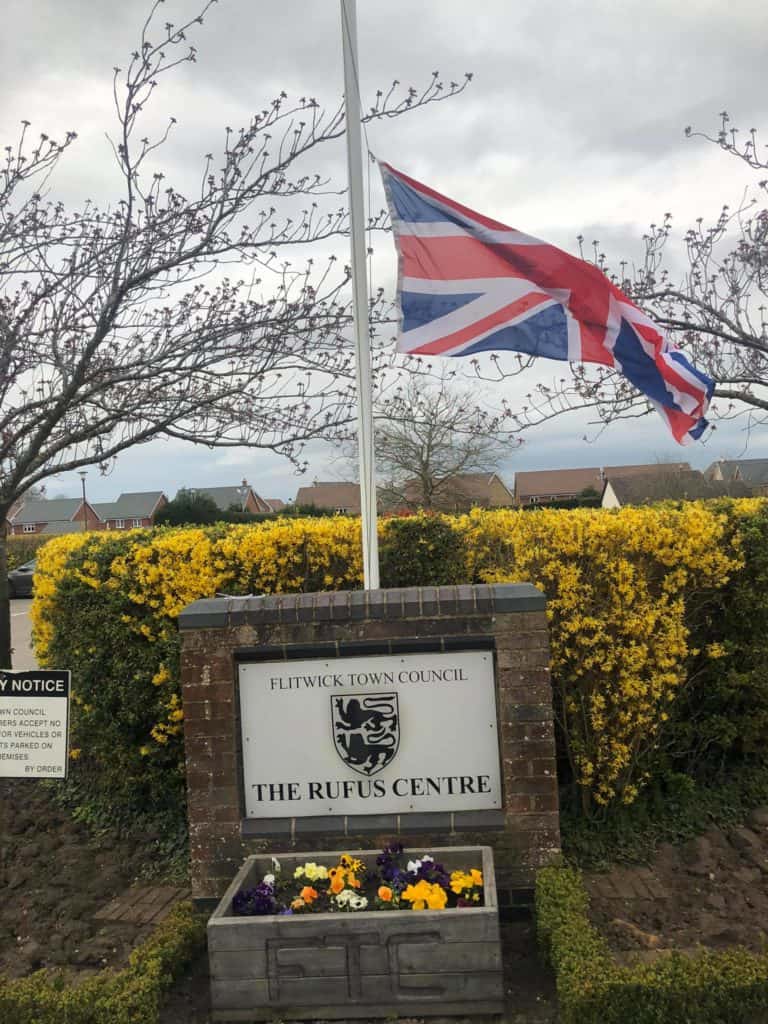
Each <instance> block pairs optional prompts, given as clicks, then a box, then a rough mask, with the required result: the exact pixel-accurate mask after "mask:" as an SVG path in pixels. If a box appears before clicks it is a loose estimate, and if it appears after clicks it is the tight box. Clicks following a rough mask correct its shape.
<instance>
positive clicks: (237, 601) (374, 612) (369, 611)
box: [179, 583, 546, 630]
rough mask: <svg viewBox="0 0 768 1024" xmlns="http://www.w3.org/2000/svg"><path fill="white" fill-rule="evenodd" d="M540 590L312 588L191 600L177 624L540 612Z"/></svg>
mask: <svg viewBox="0 0 768 1024" xmlns="http://www.w3.org/2000/svg"><path fill="white" fill-rule="evenodd" d="M545 608H546V598H545V596H544V594H543V593H542V592H541V591H540V590H539V589H538V588H537V587H534V586H533V584H532V583H493V584H466V585H462V586H455V587H403V588H394V589H390V590H337V591H321V592H319V593H316V594H263V595H261V596H249V597H213V598H205V599H203V600H200V601H193V602H192V604H190V605H187V607H186V608H185V609H184V610H183V611H182V612H181V614H180V615H179V629H182V630H184V629H225V628H227V627H228V626H246V625H248V626H255V625H260V624H265V623H278V622H279V623H298V622H317V621H318V620H320V619H330V620H344V621H347V622H348V621H349V620H350V619H352V620H354V619H359V620H361V621H362V620H364V619H390V620H392V619H407V618H413V617H415V616H435V615H437V616H440V615H473V614H475V615H477V614H479V615H483V614H485V615H488V614H494V613H498V614H502V613H509V612H538V611H544V609H545Z"/></svg>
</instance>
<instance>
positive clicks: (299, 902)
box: [291, 896, 306, 910]
mask: <svg viewBox="0 0 768 1024" xmlns="http://www.w3.org/2000/svg"><path fill="white" fill-rule="evenodd" d="M304 906H306V904H305V902H304V900H303V899H302V898H301V896H297V897H296V899H295V900H293V902H292V903H291V910H301V908H302V907H304Z"/></svg>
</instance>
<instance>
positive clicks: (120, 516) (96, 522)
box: [9, 491, 167, 536]
mask: <svg viewBox="0 0 768 1024" xmlns="http://www.w3.org/2000/svg"><path fill="white" fill-rule="evenodd" d="M166 502H167V499H166V497H165V495H164V494H163V492H162V491H139V492H132V493H131V492H126V493H123V494H121V495H120V497H119V498H118V499H117V501H111V502H93V504H92V503H91V502H89V501H86V502H85V503H83V499H82V498H52V499H50V500H49V499H47V498H26V499H24V502H23V503H22V505H21V507H20V508H19V509H18V511H17V512H16V513H15V514H14V515H13V517H12V518H11V520H10V530H9V532H10V533H13V534H15V535H18V534H35V533H40V534H45V535H46V536H57V535H60V534H63V533H77V532H78V531H80V530H83V529H88V530H130V529H132V528H133V527H136V526H152V525H153V523H154V517H155V515H156V513H157V512H158V510H159V509H161V508H162V507H163V505H165V504H166ZM84 509H85V515H84V513H83V510H84ZM83 519H85V524H83Z"/></svg>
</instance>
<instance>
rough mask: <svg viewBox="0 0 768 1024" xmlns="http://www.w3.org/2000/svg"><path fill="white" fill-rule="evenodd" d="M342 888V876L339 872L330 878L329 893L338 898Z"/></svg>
mask: <svg viewBox="0 0 768 1024" xmlns="http://www.w3.org/2000/svg"><path fill="white" fill-rule="evenodd" d="M328 873H329V874H330V872H328ZM343 888H344V875H343V874H342V873H341V872H340V871H339V872H337V873H336V874H335V875H334V876H333V877H332V878H331V892H332V893H333V894H334V895H336V896H338V894H339V893H340V892H341V890H342V889H343Z"/></svg>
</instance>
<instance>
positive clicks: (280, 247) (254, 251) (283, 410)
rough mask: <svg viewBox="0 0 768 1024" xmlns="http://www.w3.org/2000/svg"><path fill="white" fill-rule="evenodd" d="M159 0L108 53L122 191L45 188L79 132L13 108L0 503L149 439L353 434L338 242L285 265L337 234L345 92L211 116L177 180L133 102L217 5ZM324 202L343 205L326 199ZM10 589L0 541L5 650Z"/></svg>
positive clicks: (0, 178) (393, 112)
mask: <svg viewBox="0 0 768 1024" xmlns="http://www.w3.org/2000/svg"><path fill="white" fill-rule="evenodd" d="M161 2H162V0H156V2H155V3H154V5H153V6H152V9H151V13H150V15H149V18H148V19H147V21H146V23H145V24H144V27H143V30H142V33H141V40H140V44H139V47H138V49H137V50H135V51H134V52H133V54H132V55H131V58H130V61H129V63H128V65H127V70H126V71H125V72H123V71H122V70H121V69H120V68H116V69H115V75H114V102H115V111H116V115H117V121H116V132H115V137H114V138H113V139H112V148H113V153H114V158H115V160H116V162H117V166H118V168H119V170H120V172H121V194H119V195H118V196H116V197H115V199H114V201H113V202H112V204H111V205H109V206H107V207H100V206H99V205H98V204H97V203H95V202H91V201H88V202H86V203H85V204H84V205H83V206H82V207H81V208H80V209H75V210H73V209H68V208H67V206H66V205H65V204H64V203H63V202H59V201H57V200H56V199H55V198H52V197H50V196H49V195H48V193H47V189H48V188H49V187H50V186H49V182H50V180H51V175H52V173H53V172H54V171H55V169H56V166H57V164H58V163H59V162H60V160H61V159H62V158H64V156H65V155H66V153H67V151H68V150H69V149H70V148H71V147H72V146H73V145H74V143H75V140H76V135H75V133H74V132H69V133H68V134H67V135H66V136H65V138H64V139H63V141H60V142H57V141H54V140H53V139H50V138H48V137H47V136H46V135H42V136H40V138H39V140H38V141H36V142H31V141H30V137H29V124H28V123H27V122H24V124H23V127H22V130H21V134H20V138H19V139H18V141H17V143H16V144H15V145H13V146H10V147H7V148H6V158H5V163H4V165H0V396H1V399H2V400H1V404H0V517H2V519H3V520H4V519H5V517H6V516H7V514H8V510H9V509H10V508H11V506H12V504H13V502H14V500H15V499H17V498H18V496H19V495H21V494H23V493H24V492H25V491H28V490H29V488H32V487H35V486H38V485H40V484H41V483H42V481H44V480H45V479H46V478H47V477H49V476H51V475H54V474H58V473H62V472H66V471H71V470H75V469H78V468H80V467H82V466H87V465H91V464H97V465H98V466H99V467H101V469H102V470H103V471H105V472H106V471H107V470H108V469H109V467H110V466H111V464H112V462H113V460H114V459H115V457H116V456H117V455H118V454H119V453H120V452H121V451H123V450H125V449H126V448H128V447H130V446H132V445H136V444H142V443H144V442H146V441H149V440H151V439H152V438H155V437H158V436H161V437H172V438H181V439H185V440H189V441H193V442H197V443H202V444H206V445H209V446H240V445H248V446H252V447H257V448H266V449H271V450H273V451H275V452H278V453H281V454H283V455H285V456H286V457H288V458H289V459H291V460H293V461H294V462H295V463H296V464H297V465H301V453H302V448H303V445H304V444H305V443H306V442H307V441H309V440H311V439H313V438H316V437H331V438H333V437H341V436H347V434H348V424H349V423H350V421H351V420H352V417H353V412H354V410H353V379H352V365H351V359H352V355H351V348H350V347H349V346H348V345H347V343H346V341H345V339H344V334H345V333H346V332H347V329H348V325H349V323H350V319H351V317H350V312H349V307H348V297H347V292H346V290H345V285H346V284H347V281H348V277H349V271H348V269H347V268H343V267H338V268H337V267H336V266H335V263H334V260H333V258H330V259H329V260H324V261H323V262H322V263H321V264H320V265H318V264H317V263H315V262H313V258H312V257H310V258H308V259H306V262H305V263H304V264H303V265H302V266H300V267H298V268H294V267H293V266H292V265H291V264H290V262H289V261H288V260H287V259H285V258H284V257H283V255H282V253H283V251H284V250H286V248H288V247H291V246H297V245H302V246H307V245H314V246H317V245H318V244H319V243H323V242H328V241H329V240H333V239H336V238H339V237H340V236H342V235H344V234H345V233H346V232H347V217H346V210H345V208H344V205H343V199H340V198H339V197H341V196H342V195H343V191H344V189H343V187H342V188H340V187H338V186H336V187H334V186H333V185H332V184H331V183H329V182H328V181H325V180H323V179H321V177H320V176H319V175H317V174H313V173H311V171H310V170H309V169H307V166H306V159H305V158H307V157H311V155H312V154H313V153H314V152H315V151H316V150H317V149H318V147H320V146H322V145H324V144H325V143H328V142H330V141H331V140H333V139H336V138H339V137H340V136H341V135H342V134H343V132H344V110H343V105H339V106H337V107H335V108H332V109H328V110H326V109H323V108H322V107H321V106H320V104H319V103H318V101H317V100H316V99H314V98H313V97H310V96H305V97H301V98H299V99H298V100H295V101H293V100H290V99H289V98H288V96H287V95H286V94H285V93H281V94H280V95H279V96H277V97H276V98H275V99H273V100H272V101H271V102H269V103H268V104H267V105H266V106H265V107H264V109H262V110H261V111H260V112H258V113H256V114H255V115H254V116H253V118H252V120H251V122H250V123H249V124H248V125H247V126H245V127H244V128H241V129H240V130H239V131H234V130H233V129H231V128H226V129H224V133H223V147H222V151H221V153H220V154H219V155H218V156H216V157H214V155H213V154H208V155H207V156H206V157H205V158H204V159H203V161H202V165H201V174H200V187H199V190H198V191H197V192H196V194H194V195H191V196H187V195H184V194H182V192H180V191H179V190H177V189H176V188H174V187H173V185H171V184H169V183H168V182H167V181H166V179H165V176H164V174H163V172H162V169H160V168H159V167H158V163H157V161H158V156H159V150H160V148H161V147H162V146H163V145H164V144H165V143H166V142H167V141H168V140H169V137H170V136H171V135H172V132H173V128H174V125H175V119H174V118H173V117H171V118H170V119H169V121H168V124H167V127H166V128H165V130H164V131H163V132H161V134H160V135H159V137H149V136H148V135H146V134H144V130H143V127H142V119H143V117H144V114H145V110H146V108H147V106H148V104H149V103H150V101H151V100H153V98H154V96H155V93H156V91H157V90H158V87H159V84H160V82H161V81H162V80H163V79H164V78H165V77H166V76H168V75H169V74H171V73H172V72H173V70H174V69H175V68H177V67H179V65H181V64H184V63H186V62H189V61H194V60H195V48H194V47H192V46H190V45H189V44H188V42H187V36H188V34H189V33H190V32H191V31H192V30H193V29H195V28H196V27H197V26H198V25H199V24H202V22H203V17H204V15H205V14H206V13H207V11H208V9H209V7H210V6H211V3H210V2H209V3H206V4H205V5H204V6H203V7H202V9H201V10H200V13H199V14H198V15H196V16H195V17H194V18H192V19H190V20H189V21H188V22H187V23H185V24H183V25H181V26H175V25H172V24H165V25H164V26H163V27H160V26H159V25H157V24H155V15H156V13H157V10H158V7H159V5H160V3H161ZM150 34H151V36H152V38H150ZM468 78H469V76H467V79H466V80H465V81H464V82H463V83H462V84H461V85H459V84H456V83H451V84H450V85H448V86H446V87H445V88H444V87H443V85H442V83H441V81H440V80H439V76H438V74H437V73H435V74H433V75H432V77H431V79H430V80H429V83H428V84H427V86H426V88H424V89H423V90H422V91H417V90H416V89H413V88H406V89H404V90H401V89H399V87H398V83H397V82H395V83H394V84H393V86H392V87H391V88H390V89H389V90H388V91H379V92H377V94H376V96H375V98H374V102H373V105H372V106H370V107H369V108H368V112H367V114H366V115H365V116H364V120H365V121H374V120H376V119H381V118H390V117H396V116H398V115H400V114H403V113H405V112H407V111H411V110H415V109H418V108H420V107H423V106H426V105H428V104H430V103H432V102H435V101H438V100H442V99H445V98H448V97H450V96H454V95H456V94H458V93H459V92H461V91H462V90H463V88H464V87H465V85H466V81H467V80H468ZM329 202H330V203H331V204H333V203H336V204H337V205H336V206H335V207H334V206H333V205H332V206H331V208H327V207H326V208H325V209H324V208H323V206H324V204H327V203H329ZM380 222H381V221H380V219H376V220H374V221H373V222H372V223H373V226H377V225H378V224H379V223H380ZM230 275H231V276H230ZM372 306H373V310H372V311H373V314H374V318H375V315H376V312H377V303H375V302H374V303H373V304H372ZM380 362H381V361H379V364H378V365H380ZM6 588H7V580H6V557H5V548H4V544H3V543H0V657H1V658H2V661H1V662H0V663H1V664H3V665H6V666H7V665H9V664H10V633H9V608H8V596H7V589H6Z"/></svg>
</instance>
